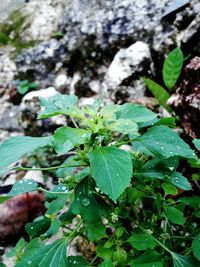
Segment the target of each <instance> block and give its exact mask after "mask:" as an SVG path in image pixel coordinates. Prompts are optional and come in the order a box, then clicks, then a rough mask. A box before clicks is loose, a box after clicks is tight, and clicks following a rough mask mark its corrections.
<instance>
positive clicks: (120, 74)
mask: <svg viewBox="0 0 200 267" xmlns="http://www.w3.org/2000/svg"><path fill="white" fill-rule="evenodd" d="M150 60H151V55H150V50H149V46H148V45H147V44H146V43H144V42H140V41H138V42H136V43H134V44H132V45H131V46H129V47H128V48H126V49H120V50H119V52H117V54H116V55H115V57H114V59H113V61H112V63H111V64H110V66H109V68H108V71H107V73H106V77H105V82H106V83H107V85H108V86H109V87H111V88H116V87H117V86H118V85H120V84H121V83H122V81H124V80H125V79H127V78H128V77H130V76H131V75H132V74H134V73H135V72H137V73H142V72H143V71H144V69H145V66H146V62H148V63H149V65H150Z"/></svg>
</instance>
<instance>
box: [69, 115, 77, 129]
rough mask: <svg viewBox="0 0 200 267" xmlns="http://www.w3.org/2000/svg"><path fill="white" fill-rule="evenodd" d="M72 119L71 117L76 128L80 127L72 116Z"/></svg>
mask: <svg viewBox="0 0 200 267" xmlns="http://www.w3.org/2000/svg"><path fill="white" fill-rule="evenodd" d="M70 119H71V121H72V122H73V124H74V126H75V127H76V128H78V125H77V123H76V122H75V120H74V118H72V117H71V116H70Z"/></svg>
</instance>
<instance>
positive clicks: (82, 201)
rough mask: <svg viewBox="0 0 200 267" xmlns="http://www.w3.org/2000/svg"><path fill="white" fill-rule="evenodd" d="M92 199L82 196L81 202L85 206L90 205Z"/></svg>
mask: <svg viewBox="0 0 200 267" xmlns="http://www.w3.org/2000/svg"><path fill="white" fill-rule="evenodd" d="M90 202H91V201H90V199H89V197H82V199H81V204H82V205H83V206H84V207H88V206H89V205H90Z"/></svg>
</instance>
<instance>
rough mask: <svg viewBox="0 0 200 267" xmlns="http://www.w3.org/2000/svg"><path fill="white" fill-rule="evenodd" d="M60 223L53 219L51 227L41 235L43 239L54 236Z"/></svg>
mask: <svg viewBox="0 0 200 267" xmlns="http://www.w3.org/2000/svg"><path fill="white" fill-rule="evenodd" d="M60 225H61V222H60V220H58V219H55V220H54V221H52V222H51V225H50V227H49V229H48V230H47V231H46V232H45V233H44V234H43V235H42V237H44V238H49V237H51V236H53V235H55V234H57V232H58V230H59V228H60Z"/></svg>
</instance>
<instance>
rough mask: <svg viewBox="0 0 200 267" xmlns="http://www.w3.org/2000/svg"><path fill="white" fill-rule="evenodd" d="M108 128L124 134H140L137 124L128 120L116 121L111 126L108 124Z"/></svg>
mask: <svg viewBox="0 0 200 267" xmlns="http://www.w3.org/2000/svg"><path fill="white" fill-rule="evenodd" d="M106 128H107V129H109V130H111V131H115V132H119V133H122V134H135V133H137V132H138V125H137V123H135V122H134V121H132V120H128V119H119V120H117V121H114V122H112V123H110V124H107V125H106Z"/></svg>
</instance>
